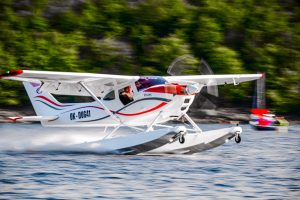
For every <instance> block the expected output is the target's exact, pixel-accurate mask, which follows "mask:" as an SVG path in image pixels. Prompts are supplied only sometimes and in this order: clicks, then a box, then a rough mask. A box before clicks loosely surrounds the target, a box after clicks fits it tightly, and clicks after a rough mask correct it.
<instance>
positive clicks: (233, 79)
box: [164, 74, 263, 86]
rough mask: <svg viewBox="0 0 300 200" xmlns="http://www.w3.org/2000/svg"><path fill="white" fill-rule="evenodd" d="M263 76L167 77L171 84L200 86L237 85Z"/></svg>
mask: <svg viewBox="0 0 300 200" xmlns="http://www.w3.org/2000/svg"><path fill="white" fill-rule="evenodd" d="M262 76H263V75H262V74H225V75H191V76H165V77H164V78H165V79H166V80H167V81H168V82H170V83H178V84H186V83H189V82H194V83H199V84H200V85H204V86H206V85H226V84H234V85H237V84H239V83H241V82H245V81H252V80H256V79H259V78H261V77H262Z"/></svg>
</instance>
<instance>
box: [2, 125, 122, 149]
mask: <svg viewBox="0 0 300 200" xmlns="http://www.w3.org/2000/svg"><path fill="white" fill-rule="evenodd" d="M124 133H126V130H123V131H121V132H118V135H122V134H124ZM106 134H107V133H104V129H103V128H86V127H85V128H82V127H79V128H48V127H42V126H41V125H40V124H17V125H16V124H0V151H2V152H7V151H15V152H41V151H51V152H70V153H73V152H80V153H85V152H86V153H104V152H105V149H102V148H101V146H99V143H98V142H97V141H99V140H100V139H102V138H103V137H104V136H105V135H106Z"/></svg>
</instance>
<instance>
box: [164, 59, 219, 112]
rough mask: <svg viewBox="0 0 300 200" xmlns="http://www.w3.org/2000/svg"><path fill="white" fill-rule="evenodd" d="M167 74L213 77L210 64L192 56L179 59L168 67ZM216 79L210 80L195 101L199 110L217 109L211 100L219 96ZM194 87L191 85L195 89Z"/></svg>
mask: <svg viewBox="0 0 300 200" xmlns="http://www.w3.org/2000/svg"><path fill="white" fill-rule="evenodd" d="M167 73H168V74H169V75H171V76H178V75H199V74H200V75H213V74H214V72H213V71H212V69H211V67H210V66H209V65H208V63H207V62H206V61H205V60H204V59H201V61H199V60H198V59H197V58H195V57H194V56H192V55H189V54H186V55H182V56H179V57H177V58H176V59H175V60H174V61H173V62H172V63H171V65H170V66H169V67H168V71H167ZM215 82H216V80H215V79H211V80H209V82H208V84H207V86H206V87H204V88H203V90H201V91H204V92H202V93H201V94H199V93H198V94H197V95H196V98H195V100H194V106H195V107H197V108H204V109H205V108H206V109H208V108H215V107H216V105H215V104H214V103H213V102H212V100H211V99H214V100H215V99H216V97H218V96H219V91H218V86H216V85H215V84H214V83H215ZM193 86H194V85H191V87H193Z"/></svg>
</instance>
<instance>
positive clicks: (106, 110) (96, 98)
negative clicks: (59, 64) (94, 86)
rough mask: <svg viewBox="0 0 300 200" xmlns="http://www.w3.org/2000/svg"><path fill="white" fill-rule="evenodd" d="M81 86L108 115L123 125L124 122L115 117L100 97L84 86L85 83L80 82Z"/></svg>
mask: <svg viewBox="0 0 300 200" xmlns="http://www.w3.org/2000/svg"><path fill="white" fill-rule="evenodd" d="M79 84H80V85H81V86H82V87H83V88H84V89H85V90H86V91H87V92H88V93H89V94H90V95H91V97H92V98H93V99H94V100H95V101H96V102H98V103H99V104H100V105H101V106H102V107H103V108H104V110H105V112H106V113H107V114H109V115H110V116H111V117H112V118H113V119H114V120H116V121H118V122H119V123H120V124H122V121H121V120H120V118H118V117H117V116H115V115H114V114H113V113H112V112H111V111H110V110H109V109H108V108H107V107H106V106H105V105H104V103H103V102H102V101H101V100H100V99H98V97H97V96H96V95H95V94H94V93H93V92H92V91H91V90H90V89H89V88H88V87H87V86H86V85H85V84H84V82H83V81H80V82H79Z"/></svg>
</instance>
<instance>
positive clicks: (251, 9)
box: [0, 0, 300, 113]
mask: <svg viewBox="0 0 300 200" xmlns="http://www.w3.org/2000/svg"><path fill="white" fill-rule="evenodd" d="M299 8H300V6H299V3H298V2H297V1H295V0H291V1H274V0H266V1H253V0H237V1H220V0H201V1H195V0H187V1H184V0H146V1H126V0H101V1H95V0H85V1H56V0H55V1H53V0H31V1H19V0H6V1H1V2H0V13H1V14H0V70H1V71H4V70H6V69H16V68H21V69H34V70H55V71H84V72H97V73H99V72H100V73H116V74H144V75H165V74H166V69H167V67H168V66H169V65H170V64H171V62H172V61H173V60H174V59H175V58H176V57H178V56H181V55H183V54H192V55H194V56H195V59H190V60H187V61H186V62H187V63H184V65H189V66H190V67H189V68H186V69H185V70H184V71H183V73H184V74H195V73H197V67H198V64H199V60H201V58H204V59H205V60H206V61H207V62H208V63H209V64H210V66H211V67H212V69H213V70H214V72H215V73H216V74H221V73H256V72H264V73H266V77H267V83H266V87H267V104H268V107H272V108H273V109H274V110H276V111H279V112H293V113H296V112H298V113H299V102H300V99H299V98H300V95H299V90H300V89H299V87H300V86H299V82H300V80H299V79H300V67H299V65H300V21H299V19H300V14H299V13H300V9H299ZM0 91H1V93H0V105H1V106H8V105H24V104H25V103H24V102H27V101H25V100H24V99H23V97H22V96H23V93H22V92H17V91H23V89H22V86H21V84H20V83H16V82H13V81H3V80H1V81H0ZM23 92H24V91H23ZM220 93H221V94H222V95H223V96H224V99H225V100H226V101H227V102H228V103H237V102H238V103H239V105H243V104H244V105H245V106H247V107H250V106H251V103H250V101H251V100H249V99H251V98H245V96H247V97H250V96H251V95H252V94H253V84H251V83H249V84H247V83H245V84H241V85H239V86H238V87H232V86H226V87H221V88H220Z"/></svg>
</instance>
